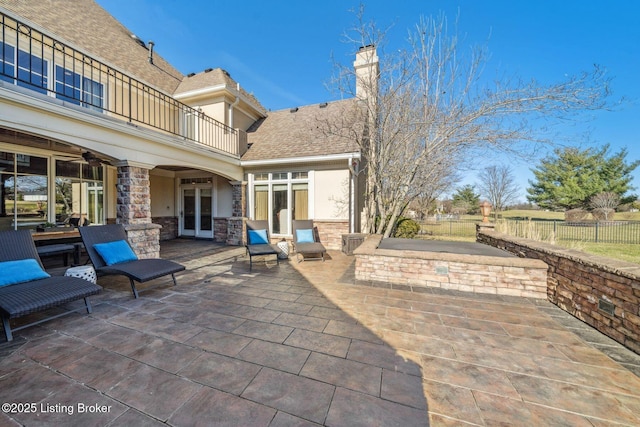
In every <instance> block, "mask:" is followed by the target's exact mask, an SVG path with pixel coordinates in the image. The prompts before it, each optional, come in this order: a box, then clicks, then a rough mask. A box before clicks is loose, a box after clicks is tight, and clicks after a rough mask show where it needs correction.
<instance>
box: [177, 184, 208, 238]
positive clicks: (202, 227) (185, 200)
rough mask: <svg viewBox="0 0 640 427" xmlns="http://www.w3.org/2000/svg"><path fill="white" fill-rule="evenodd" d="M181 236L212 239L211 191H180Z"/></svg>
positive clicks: (199, 189)
mask: <svg viewBox="0 0 640 427" xmlns="http://www.w3.org/2000/svg"><path fill="white" fill-rule="evenodd" d="M181 220H182V221H181V222H182V223H181V233H180V234H181V235H183V236H193V237H203V238H213V189H212V188H211V187H206V188H199V187H195V188H184V189H183V190H182V214H181Z"/></svg>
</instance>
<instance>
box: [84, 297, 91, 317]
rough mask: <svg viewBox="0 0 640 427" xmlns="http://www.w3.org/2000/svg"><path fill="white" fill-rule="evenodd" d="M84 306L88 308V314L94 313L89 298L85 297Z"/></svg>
mask: <svg viewBox="0 0 640 427" xmlns="http://www.w3.org/2000/svg"><path fill="white" fill-rule="evenodd" d="M84 305H86V306H87V313H89V314H91V312H92V311H93V309H92V308H91V302H89V298H88V297H85V299H84Z"/></svg>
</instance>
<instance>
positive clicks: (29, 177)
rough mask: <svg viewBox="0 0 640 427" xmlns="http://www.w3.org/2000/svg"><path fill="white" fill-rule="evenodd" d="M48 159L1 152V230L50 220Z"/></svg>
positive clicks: (31, 225)
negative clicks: (48, 217) (48, 218)
mask: <svg viewBox="0 0 640 427" xmlns="http://www.w3.org/2000/svg"><path fill="white" fill-rule="evenodd" d="M48 163H49V162H48V159H47V158H45V157H38V156H30V155H26V154H13V153H5V152H0V165H2V167H1V168H0V195H1V197H2V200H1V201H0V202H1V203H2V206H1V207H0V211H1V214H0V229H3V230H15V229H18V228H36V226H38V225H40V224H42V223H44V222H46V221H47V216H48V215H47V213H48V209H49V186H48V179H47V177H48V170H49V166H48Z"/></svg>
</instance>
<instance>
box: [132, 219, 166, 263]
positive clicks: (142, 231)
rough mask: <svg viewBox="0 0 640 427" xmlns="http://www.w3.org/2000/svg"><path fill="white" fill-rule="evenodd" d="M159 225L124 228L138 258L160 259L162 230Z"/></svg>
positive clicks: (136, 225)
mask: <svg viewBox="0 0 640 427" xmlns="http://www.w3.org/2000/svg"><path fill="white" fill-rule="evenodd" d="M161 228H162V227H161V226H160V225H158V224H128V225H125V226H124V229H125V230H126V232H127V239H128V240H129V244H131V247H132V248H133V251H134V252H135V253H136V255H137V256H138V258H140V259H143V258H160V229H161Z"/></svg>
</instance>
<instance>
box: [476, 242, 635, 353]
mask: <svg viewBox="0 0 640 427" xmlns="http://www.w3.org/2000/svg"><path fill="white" fill-rule="evenodd" d="M477 241H478V242H481V243H485V244H488V245H491V246H495V247H497V248H500V249H504V250H507V251H509V252H511V253H514V254H517V255H518V256H520V257H526V258H531V259H538V260H541V261H544V262H545V263H546V264H547V265H548V266H549V271H548V278H547V296H548V299H549V301H551V302H552V303H554V304H556V305H557V306H558V307H560V308H562V309H563V310H565V311H567V312H568V313H570V314H572V315H573V316H575V317H577V318H578V319H580V320H582V321H583V322H585V323H587V324H589V325H591V326H592V327H594V328H595V329H597V330H599V331H600V332H602V333H603V334H605V335H607V336H609V337H611V338H613V339H614V340H616V341H618V342H619V343H620V344H623V345H624V346H625V347H627V348H629V349H631V350H633V351H634V352H636V353H638V354H640V265H638V264H632V263H627V262H624V261H618V260H614V259H611V258H605V257H600V256H596V255H590V254H586V253H584V252H580V251H575V250H571V249H563V248H561V247H558V246H555V245H551V244H547V243H542V242H536V241H532V240H527V239H522V238H517V237H512V236H508V235H506V234H502V233H496V232H495V231H479V232H478V234H477Z"/></svg>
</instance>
